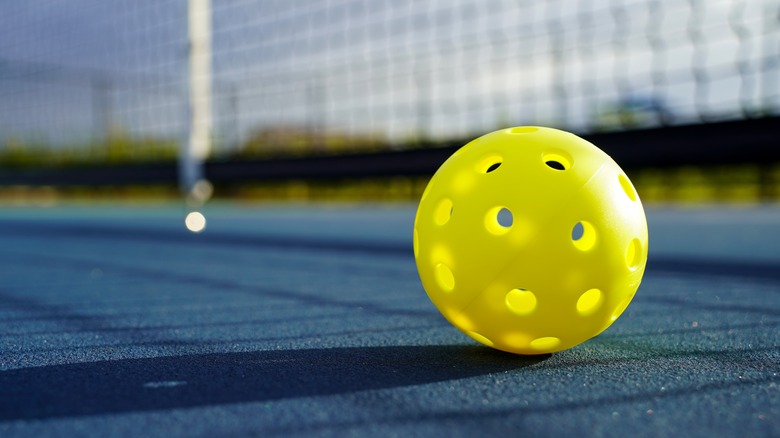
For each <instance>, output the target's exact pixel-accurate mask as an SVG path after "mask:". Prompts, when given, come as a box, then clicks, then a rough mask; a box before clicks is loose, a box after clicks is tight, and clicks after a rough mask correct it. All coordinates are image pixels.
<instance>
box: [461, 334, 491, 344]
mask: <svg viewBox="0 0 780 438" xmlns="http://www.w3.org/2000/svg"><path fill="white" fill-rule="evenodd" d="M466 334H467V335H469V336H471V338H472V339H474V340H475V341H477V342H479V343H481V344H485V345H487V346H488V347H492V346H493V341H491V340H490V339H488V338H486V337H485V336H483V335H480V334H479V333H477V332H474V331H468V332H466Z"/></svg>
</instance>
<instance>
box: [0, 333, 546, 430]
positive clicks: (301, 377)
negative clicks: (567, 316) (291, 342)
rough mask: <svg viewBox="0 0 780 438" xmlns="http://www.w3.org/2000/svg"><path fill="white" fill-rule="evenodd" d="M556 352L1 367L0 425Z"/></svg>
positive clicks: (459, 349)
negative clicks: (527, 354)
mask: <svg viewBox="0 0 780 438" xmlns="http://www.w3.org/2000/svg"><path fill="white" fill-rule="evenodd" d="M548 357H550V355H543V356H516V355H511V354H507V353H502V352H499V351H495V350H492V349H489V348H485V347H476V346H474V347H472V346H459V345H451V346H409V347H363V348H332V349H309V350H290V351H258V352H244V353H216V354H202V355H188V356H175V357H156V358H144V359H123V360H113V361H99V362H89V363H76V364H65V365H52V366H44V367H35V368H23V369H16V370H9V371H3V372H0V395H1V396H0V421H8V420H29V419H43V418H55V417H71V416H85V415H100V414H110V413H121V412H137V411H150V410H166V409H175V408H189V407H197V406H208V405H219V404H227V403H242V402H258V401H268V400H278V399H290V398H297V397H309V396H319V395H333V394H343V393H350V392H354V391H364V390H371V389H384V388H394V387H403V386H412V385H419V384H426V383H433V382H440V381H446V380H454V379H463V378H468V377H475V376H480V375H486V374H491V373H497V372H503V371H508V370H512V369H517V368H522V367H526V366H529V365H533V364H535V363H539V362H541V361H543V360H545V359H547V358H548Z"/></svg>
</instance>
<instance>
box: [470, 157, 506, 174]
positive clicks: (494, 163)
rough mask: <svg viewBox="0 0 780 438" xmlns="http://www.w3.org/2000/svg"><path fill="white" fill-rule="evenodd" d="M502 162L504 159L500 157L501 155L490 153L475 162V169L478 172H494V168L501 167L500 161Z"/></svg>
mask: <svg viewBox="0 0 780 438" xmlns="http://www.w3.org/2000/svg"><path fill="white" fill-rule="evenodd" d="M503 162H504V159H503V158H502V157H501V155H498V154H490V155H488V156H486V157H484V158H482V159H481V160H479V161H478V162H477V166H476V170H477V172H479V173H491V172H495V171H496V169H498V168H499V167H501V163H503Z"/></svg>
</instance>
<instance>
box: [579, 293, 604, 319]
mask: <svg viewBox="0 0 780 438" xmlns="http://www.w3.org/2000/svg"><path fill="white" fill-rule="evenodd" d="M603 296H604V295H603V294H602V293H601V291H600V290H598V289H590V290H587V291H585V293H584V294H582V295H580V298H579V299H578V300H577V313H579V314H580V315H582V316H589V315H592V314H593V313H595V312H596V310H598V308H599V306H601V302H602V299H603Z"/></svg>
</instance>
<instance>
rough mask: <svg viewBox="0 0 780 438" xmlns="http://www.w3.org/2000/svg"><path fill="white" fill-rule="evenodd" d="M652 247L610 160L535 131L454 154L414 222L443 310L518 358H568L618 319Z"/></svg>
mask: <svg viewBox="0 0 780 438" xmlns="http://www.w3.org/2000/svg"><path fill="white" fill-rule="evenodd" d="M647 246H648V245H647V220H646V219H645V213H644V209H643V208H642V203H641V202H640V200H639V196H638V195H637V193H636V190H635V189H634V186H633V185H632V184H631V182H630V181H629V179H628V177H626V174H625V173H624V172H623V171H622V170H621V169H620V167H619V166H618V165H617V164H616V163H615V162H614V161H613V160H612V158H610V157H609V156H608V155H607V154H605V153H604V152H603V151H601V150H600V149H599V148H597V147H596V146H594V145H593V144H591V143H589V142H588V141H586V140H584V139H582V138H580V137H577V136H576V135H574V134H571V133H568V132H565V131H560V130H557V129H551V128H543V127H536V126H521V127H516V128H509V129H503V130H500V131H495V132H492V133H490V134H487V135H484V136H482V137H480V138H478V139H476V140H474V141H472V142H470V143H468V144H467V145H465V146H464V147H462V148H461V149H459V150H458V151H457V152H455V153H454V154H453V155H452V156H451V157H450V158H449V159H448V160H447V161H446V162H445V163H444V164H442V166H441V167H440V168H439V170H438V171H437V172H436V174H435V175H434V176H433V178H432V179H431V181H430V183H429V184H428V186H427V188H426V189H425V192H424V193H423V195H422V199H421V201H420V205H419V207H418V209H417V216H416V218H415V225H414V256H415V259H416V261H417V269H418V272H419V274H420V279H421V280H422V284H423V287H424V288H425V291H426V292H427V293H428V296H429V297H430V299H431V301H433V303H434V304H435V305H436V307H437V308H438V309H439V311H440V312H441V313H442V314H443V315H444V317H445V318H447V320H448V321H449V322H450V323H452V324H453V325H454V326H455V327H457V328H458V329H459V330H461V331H462V332H464V333H465V334H467V335H468V336H470V337H472V338H474V339H475V340H477V341H479V342H481V343H483V344H485V345H488V346H491V347H493V348H497V349H499V350H504V351H509V352H513V353H519V354H542V353H551V352H555V351H560V350H565V349H567V348H571V347H573V346H575V345H577V344H580V343H582V342H584V341H586V340H588V339H590V338H592V337H594V336H596V335H598V334H599V333H601V332H602V331H604V330H605V329H606V328H607V327H609V326H610V325H611V324H612V323H613V322H615V320H616V319H617V318H618V317H619V316H620V314H621V313H623V311H624V310H625V309H626V307H628V305H629V303H630V302H631V299H632V298H633V297H634V294H635V293H636V290H637V288H638V287H639V283H640V281H641V280H642V275H643V274H644V271H645V264H646V261H647Z"/></svg>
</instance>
